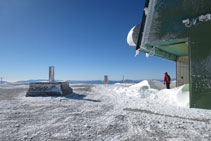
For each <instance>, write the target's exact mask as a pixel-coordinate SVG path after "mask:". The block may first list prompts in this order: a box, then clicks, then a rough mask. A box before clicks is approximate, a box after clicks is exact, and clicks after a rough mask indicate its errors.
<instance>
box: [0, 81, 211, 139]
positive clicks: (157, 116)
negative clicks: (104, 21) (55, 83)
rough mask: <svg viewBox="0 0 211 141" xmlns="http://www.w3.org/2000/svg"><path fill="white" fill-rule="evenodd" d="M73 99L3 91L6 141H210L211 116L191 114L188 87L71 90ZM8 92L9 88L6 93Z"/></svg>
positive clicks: (0, 109)
mask: <svg viewBox="0 0 211 141" xmlns="http://www.w3.org/2000/svg"><path fill="white" fill-rule="evenodd" d="M71 86H72V87H73V89H74V94H72V95H70V96H67V97H25V93H26V91H27V89H28V88H27V87H26V86H25V85H22V86H21V85H19V86H13V85H2V86H1V87H0V120H1V122H0V126H1V127H3V128H1V129H0V140H5V141H7V140H8V141H9V140H47V141H51V140H85V141H87V140H105V141H111V140H114V141H119V140H120V141H121V140H138V141H139V140H150V141H151V140H161V141H165V140H197V141H198V140H209V139H210V138H211V124H210V123H211V119H210V117H211V111H209V110H202V109H189V108H188V102H189V99H188V97H189V93H188V91H187V89H186V87H185V86H181V87H179V88H173V89H170V90H167V89H162V88H164V86H163V84H162V83H161V82H159V81H146V80H145V81H142V82H140V83H137V84H134V85H132V84H112V85H104V84H98V85H87V84H84V85H82V84H80V85H79V84H78V85H77V84H74V85H71ZM4 87H6V89H5V88H4Z"/></svg>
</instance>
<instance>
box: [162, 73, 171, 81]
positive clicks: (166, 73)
mask: <svg viewBox="0 0 211 141" xmlns="http://www.w3.org/2000/svg"><path fill="white" fill-rule="evenodd" d="M167 75H168V73H167V72H165V76H164V80H163V83H171V82H167V80H166V77H167Z"/></svg>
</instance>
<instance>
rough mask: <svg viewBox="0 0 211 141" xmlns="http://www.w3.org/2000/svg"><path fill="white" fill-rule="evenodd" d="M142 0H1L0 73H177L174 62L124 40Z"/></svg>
mask: <svg viewBox="0 0 211 141" xmlns="http://www.w3.org/2000/svg"><path fill="white" fill-rule="evenodd" d="M143 5H144V1H143V0H0V21H1V22H0V52H1V54H0V60H1V61H0V77H4V80H6V81H16V80H27V79H48V67H49V66H55V75H56V76H55V77H56V79H60V80H102V79H103V76H104V75H105V74H107V75H109V79H111V80H121V79H122V75H124V76H125V78H126V79H134V80H139V79H163V76H164V72H165V71H167V72H169V74H170V75H171V76H172V78H175V73H176V63H175V62H173V61H169V60H166V59H162V58H159V57H150V58H146V57H145V54H143V53H140V55H139V56H137V57H135V56H134V55H135V48H133V47H130V46H129V45H128V44H127V34H128V32H129V31H130V29H131V28H132V27H133V26H134V25H136V24H139V23H140V22H141V16H142V11H143Z"/></svg>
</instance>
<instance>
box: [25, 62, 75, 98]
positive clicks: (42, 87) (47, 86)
mask: <svg viewBox="0 0 211 141" xmlns="http://www.w3.org/2000/svg"><path fill="white" fill-rule="evenodd" d="M72 92H73V90H72V88H71V87H70V86H69V83H68V82H55V80H54V67H52V66H51V67H49V82H34V83H30V84H29V90H28V92H27V93H26V96H64V95H68V94H71V93H72Z"/></svg>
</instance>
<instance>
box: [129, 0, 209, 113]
mask: <svg viewBox="0 0 211 141" xmlns="http://www.w3.org/2000/svg"><path fill="white" fill-rule="evenodd" d="M127 41H128V44H129V45H131V46H136V51H137V52H138V51H141V52H145V53H148V54H151V55H155V56H160V57H163V58H166V59H170V60H173V61H176V65H177V67H176V69H177V70H176V79H177V86H181V85H183V84H187V83H189V84H190V85H189V86H190V88H189V90H190V107H191V108H203V109H211V0H146V2H145V8H144V12H143V16H142V22H141V24H140V25H136V26H134V27H133V28H132V29H131V31H130V32H129V34H128V39H127Z"/></svg>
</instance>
